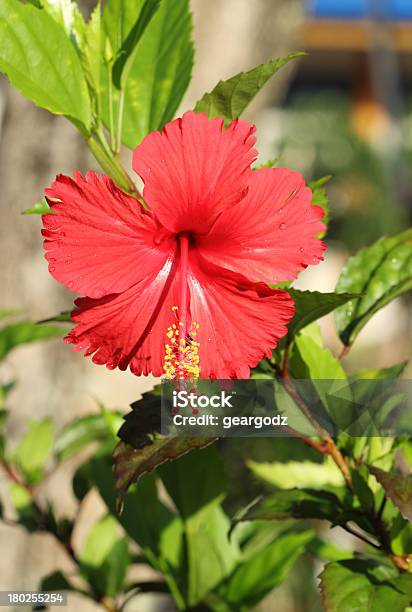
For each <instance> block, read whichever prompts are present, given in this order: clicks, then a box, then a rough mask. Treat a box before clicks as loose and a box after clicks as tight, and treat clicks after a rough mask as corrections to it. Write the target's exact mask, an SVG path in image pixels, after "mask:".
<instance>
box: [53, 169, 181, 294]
mask: <svg viewBox="0 0 412 612" xmlns="http://www.w3.org/2000/svg"><path fill="white" fill-rule="evenodd" d="M46 195H47V198H48V202H49V204H50V206H51V208H52V210H53V214H47V215H43V226H44V229H43V230H42V234H43V236H44V237H45V241H44V248H45V250H46V259H47V260H48V262H49V271H50V273H51V274H52V276H54V278H55V279H56V280H58V281H59V282H61V283H63V284H64V285H66V287H68V288H69V289H71V290H72V291H75V292H77V293H84V294H86V295H88V296H89V297H92V298H99V297H102V296H104V295H107V294H110V293H118V292H121V291H124V290H126V289H128V288H129V287H131V286H132V285H134V284H135V283H136V282H138V281H139V280H141V279H142V278H143V277H145V276H147V274H148V273H150V272H151V271H159V270H160V269H161V268H162V267H163V265H164V263H165V261H166V259H167V257H168V256H169V255H170V250H171V248H172V245H171V242H170V240H168V238H167V237H165V239H164V240H163V241H160V239H159V234H157V236H158V238H157V240H156V242H157V243H159V244H156V243H155V238H154V236H155V232H156V223H155V221H154V220H153V218H152V216H151V215H150V213H147V212H146V211H144V209H143V208H142V206H141V205H140V204H139V203H138V202H137V201H136V200H135V199H134V198H132V197H131V196H128V195H126V194H125V193H123V192H122V191H120V189H118V188H117V187H116V186H115V184H114V183H113V181H111V180H110V179H109V178H108V177H106V176H98V175H96V174H95V173H94V172H89V173H88V174H87V175H86V177H83V176H82V175H81V174H79V173H76V174H75V176H74V179H72V178H70V177H68V176H63V175H60V176H58V177H57V179H56V181H55V182H54V183H53V184H52V186H51V187H50V188H49V189H47V190H46Z"/></svg>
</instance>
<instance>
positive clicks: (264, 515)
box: [235, 489, 341, 522]
mask: <svg viewBox="0 0 412 612" xmlns="http://www.w3.org/2000/svg"><path fill="white" fill-rule="evenodd" d="M340 507H341V504H340V501H339V498H338V497H337V496H336V495H335V494H334V493H331V492H329V491H316V490H314V489H289V490H283V491H277V492H276V493H275V494H274V495H270V496H268V497H264V498H261V499H259V500H258V501H257V502H255V503H254V504H253V505H250V506H248V507H247V508H246V509H245V510H244V511H241V512H240V513H239V514H238V515H237V516H236V517H235V522H238V521H254V520H264V521H274V520H280V519H289V518H317V519H329V520H334V519H335V518H336V515H337V513H338V511H339V508H340Z"/></svg>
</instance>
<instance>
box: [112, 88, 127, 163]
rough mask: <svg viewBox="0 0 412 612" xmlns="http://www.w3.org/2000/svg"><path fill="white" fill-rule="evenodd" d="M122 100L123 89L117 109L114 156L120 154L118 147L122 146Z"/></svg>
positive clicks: (123, 96)
mask: <svg viewBox="0 0 412 612" xmlns="http://www.w3.org/2000/svg"><path fill="white" fill-rule="evenodd" d="M124 100H125V92H124V89H121V91H120V95H119V106H118V109H117V133H116V141H115V142H116V144H115V150H114V153H115V155H118V154H119V153H120V147H121V145H122V130H123V114H124Z"/></svg>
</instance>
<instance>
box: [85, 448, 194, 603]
mask: <svg viewBox="0 0 412 612" xmlns="http://www.w3.org/2000/svg"><path fill="white" fill-rule="evenodd" d="M82 468H83V469H82V472H83V473H82V474H78V475H77V483H78V484H77V486H79V484H80V489H79V488H78V489H77V492H78V493H80V494H81V495H83V493H84V492H85V491H88V490H89V488H90V484H94V485H95V486H97V488H98V491H99V493H100V495H101V497H102V499H103V500H104V502H105V503H106V505H107V508H108V509H109V511H110V512H111V513H112V515H113V516H115V517H116V519H117V520H118V522H119V523H120V524H121V525H122V527H123V529H124V530H125V531H126V533H127V535H128V536H129V537H130V538H132V539H133V540H134V541H135V542H136V543H137V544H138V545H139V547H140V548H141V549H142V551H143V552H144V555H145V557H146V559H147V560H148V562H149V563H150V564H151V565H152V567H154V568H155V569H156V570H158V571H160V572H161V573H162V574H163V575H164V577H165V580H166V582H167V583H168V585H169V588H170V591H171V592H172V593H174V594H175V593H176V590H177V591H178V586H177V582H176V581H177V579H178V576H179V574H180V573H181V572H182V571H184V569H185V568H184V565H183V566H182V550H183V541H182V539H183V525H182V521H181V520H180V518H179V517H178V516H177V515H176V514H174V513H173V512H171V511H170V510H169V509H168V508H166V506H165V505H164V504H163V503H162V502H161V501H160V500H159V498H158V494H157V487H156V483H155V479H154V477H153V476H151V475H150V474H148V475H146V476H144V477H143V478H142V479H141V480H140V481H139V483H138V484H137V486H134V487H132V488H131V490H130V491H129V494H128V496H127V498H126V500H125V503H124V508H123V511H122V513H121V515H118V514H117V513H116V496H115V487H114V477H113V470H112V466H111V464H110V462H109V461H108V460H107V458H104V457H102V458H98V459H93V460H92V461H91V462H90V464H86V465H83V466H82ZM85 468H86V470H85ZM85 472H86V473H85ZM80 481H81V482H80ZM81 495H80V496H81Z"/></svg>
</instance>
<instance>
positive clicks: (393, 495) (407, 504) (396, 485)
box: [368, 465, 412, 522]
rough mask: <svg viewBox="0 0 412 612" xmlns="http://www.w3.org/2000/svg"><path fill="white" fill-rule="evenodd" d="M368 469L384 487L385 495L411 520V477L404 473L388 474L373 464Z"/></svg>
mask: <svg viewBox="0 0 412 612" xmlns="http://www.w3.org/2000/svg"><path fill="white" fill-rule="evenodd" d="M368 469H369V471H370V473H371V474H373V475H374V476H375V478H376V480H377V481H378V482H379V483H380V484H381V485H382V487H383V488H384V490H385V495H386V497H388V498H389V499H390V500H392V502H393V503H394V504H395V506H396V507H397V508H398V509H399V510H400V512H401V514H402V516H403V517H404V518H406V519H407V520H408V521H410V522H412V478H411V477H410V476H406V475H404V474H390V473H389V472H385V471H384V470H381V469H380V468H377V467H375V466H373V465H370V466H368Z"/></svg>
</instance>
